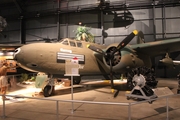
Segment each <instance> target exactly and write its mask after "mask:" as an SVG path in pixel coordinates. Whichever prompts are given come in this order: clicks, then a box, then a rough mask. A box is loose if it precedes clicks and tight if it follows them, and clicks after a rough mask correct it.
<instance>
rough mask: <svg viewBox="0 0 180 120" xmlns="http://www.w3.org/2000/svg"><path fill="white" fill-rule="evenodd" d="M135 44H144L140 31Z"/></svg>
mask: <svg viewBox="0 0 180 120" xmlns="http://www.w3.org/2000/svg"><path fill="white" fill-rule="evenodd" d="M137 43H138V44H139V43H145V41H144V34H143V32H142V31H139V32H138V35H137Z"/></svg>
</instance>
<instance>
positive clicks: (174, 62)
mask: <svg viewBox="0 0 180 120" xmlns="http://www.w3.org/2000/svg"><path fill="white" fill-rule="evenodd" d="M159 61H160V62H162V63H164V64H165V65H166V66H167V67H168V68H175V66H176V65H180V61H178V60H172V58H170V57H169V54H168V53H166V56H165V58H163V59H162V60H159Z"/></svg>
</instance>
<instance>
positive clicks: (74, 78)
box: [73, 76, 81, 84]
mask: <svg viewBox="0 0 180 120" xmlns="http://www.w3.org/2000/svg"><path fill="white" fill-rule="evenodd" d="M80 82H81V77H80V76H74V77H73V84H79V83H80Z"/></svg>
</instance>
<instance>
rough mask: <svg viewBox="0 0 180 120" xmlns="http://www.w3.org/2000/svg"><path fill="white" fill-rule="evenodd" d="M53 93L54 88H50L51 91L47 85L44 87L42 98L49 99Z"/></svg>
mask: <svg viewBox="0 0 180 120" xmlns="http://www.w3.org/2000/svg"><path fill="white" fill-rule="evenodd" d="M53 93H54V86H53V88H52V91H51V86H50V85H47V86H46V87H44V90H43V94H44V97H49V96H51V95H52V94H53Z"/></svg>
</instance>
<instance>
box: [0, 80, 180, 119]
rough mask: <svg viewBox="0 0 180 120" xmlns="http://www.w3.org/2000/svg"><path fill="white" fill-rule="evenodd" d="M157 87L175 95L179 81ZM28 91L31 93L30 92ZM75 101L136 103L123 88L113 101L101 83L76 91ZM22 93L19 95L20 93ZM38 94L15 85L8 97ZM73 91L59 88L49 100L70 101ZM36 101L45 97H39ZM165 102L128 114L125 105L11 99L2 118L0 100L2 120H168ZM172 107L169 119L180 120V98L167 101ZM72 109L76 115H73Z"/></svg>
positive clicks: (141, 106) (137, 107) (162, 82)
mask: <svg viewBox="0 0 180 120" xmlns="http://www.w3.org/2000/svg"><path fill="white" fill-rule="evenodd" d="M158 81H159V83H158V87H166V86H167V87H169V88H170V89H171V90H172V92H174V93H175V94H176V92H177V79H164V78H163V79H162V78H161V79H160V78H159V79H158ZM27 89H29V91H27ZM73 90H74V94H73V99H74V100H83V101H90V102H115V103H118V102H121V103H133V102H137V101H134V100H132V99H130V100H127V99H126V96H125V93H126V91H125V90H124V89H123V85H122V91H120V92H119V95H118V96H117V97H116V98H114V97H113V94H112V93H111V89H110V86H109V85H108V84H107V83H105V82H102V81H98V82H87V81H86V82H84V84H83V85H82V86H77V87H75V88H74V89H73ZM18 91H19V92H18ZM34 93H35V91H34V88H33V87H32V86H28V87H22V86H21V87H20V86H12V87H11V88H9V91H8V94H9V95H21V96H29V97H32V95H34ZM71 97H72V96H71V89H69V88H67V89H66V88H65V89H57V90H56V95H54V96H52V97H48V98H47V99H51V100H71ZM36 98H39V99H42V98H44V97H43V96H42V95H37V96H36ZM166 100H167V99H159V100H156V101H154V102H153V103H152V104H149V103H148V102H145V103H141V104H136V105H132V106H131V111H129V112H130V114H128V110H129V109H128V106H122V105H104V104H89V103H74V104H73V105H72V103H68V102H59V103H58V113H59V114H58V115H59V116H57V114H56V112H57V106H56V105H57V102H56V101H49V100H37V99H26V98H11V100H9V101H6V105H5V115H6V117H5V118H3V104H2V101H0V115H1V117H0V119H6V120H57V119H58V120H128V119H129V115H131V120H153V119H154V120H166V115H167V113H166ZM168 104H169V114H168V115H169V120H179V118H180V96H173V97H170V98H169V99H168ZM72 106H73V109H74V112H73V113H72Z"/></svg>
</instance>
